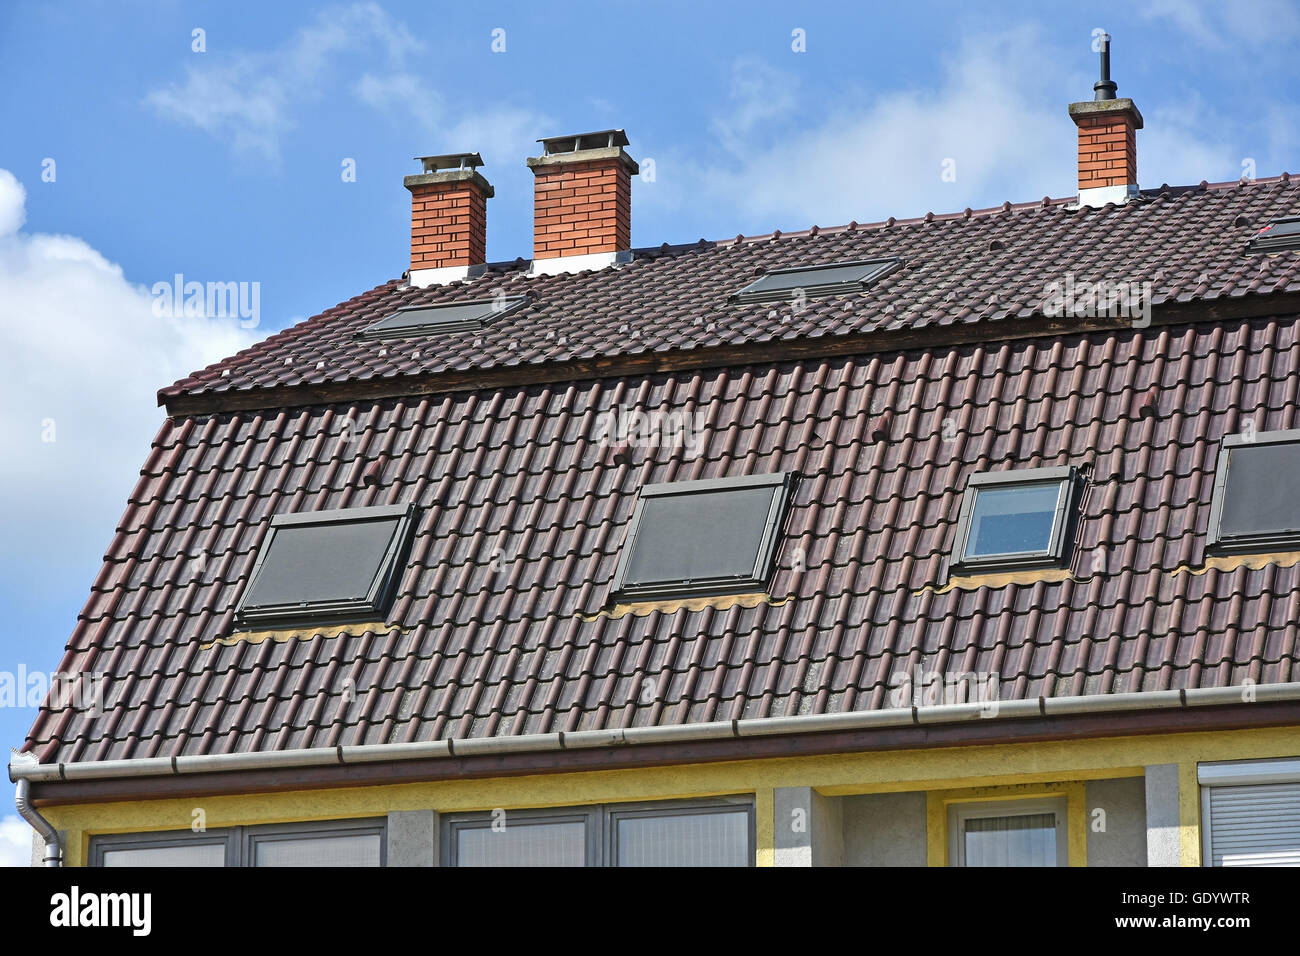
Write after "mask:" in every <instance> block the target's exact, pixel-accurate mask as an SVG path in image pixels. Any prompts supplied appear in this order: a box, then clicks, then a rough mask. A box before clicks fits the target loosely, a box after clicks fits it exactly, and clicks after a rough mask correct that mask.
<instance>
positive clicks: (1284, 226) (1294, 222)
mask: <svg viewBox="0 0 1300 956" xmlns="http://www.w3.org/2000/svg"><path fill="white" fill-rule="evenodd" d="M1249 248H1250V251H1251V252H1282V251H1285V250H1287V249H1300V216H1287V217H1285V218H1282V219H1274V220H1273V221H1272V222H1270V223H1269V224H1268V225H1267V226H1265V227H1264V228H1263V229H1261V230H1260V231H1259V232H1257V233H1256V234H1255V236H1254V238H1252V239H1251V240H1250V247H1249Z"/></svg>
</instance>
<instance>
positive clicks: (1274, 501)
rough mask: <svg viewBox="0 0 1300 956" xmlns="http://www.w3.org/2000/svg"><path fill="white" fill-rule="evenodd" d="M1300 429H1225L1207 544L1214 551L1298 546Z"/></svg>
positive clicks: (1299, 523)
mask: <svg viewBox="0 0 1300 956" xmlns="http://www.w3.org/2000/svg"><path fill="white" fill-rule="evenodd" d="M1297 475H1300V430H1296V429H1293V430H1289V431H1276V432H1255V433H1252V434H1248V435H1247V434H1242V435H1228V436H1227V437H1225V438H1224V439H1223V445H1222V446H1221V447H1220V449H1219V464H1218V468H1217V470H1216V471H1215V474H1214V498H1213V500H1212V502H1211V504H1210V528H1209V535H1208V537H1207V539H1206V545H1207V547H1208V548H1209V549H1210V550H1214V551H1268V550H1275V549H1280V550H1288V551H1289V550H1293V549H1295V548H1297V547H1300V494H1297V493H1296V476H1297Z"/></svg>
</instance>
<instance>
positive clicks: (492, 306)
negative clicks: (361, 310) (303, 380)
mask: <svg viewBox="0 0 1300 956" xmlns="http://www.w3.org/2000/svg"><path fill="white" fill-rule="evenodd" d="M527 301H528V297H527V296H522V295H517V296H498V297H497V298H495V299H486V300H483V301H481V302H451V303H446V304H438V305H416V306H408V307H407V308H404V309H398V310H397V311H396V312H394V313H393V314H392V315H390V316H387V317H386V318H382V319H380V320H379V321H378V322H376V323H374V324H373V325H371V326H368V327H367V328H365V329H364V330H362V331H361V332H358V333H357V338H360V339H397V338H406V337H409V336H414V335H433V334H436V333H440V332H477V331H478V330H479V329H482V328H483V327H484V326H486V325H488V324H489V323H490V322H492V321H494V320H496V319H498V318H500V317H501V316H503V315H505V314H506V313H508V312H513V311H515V310H516V309H518V308H519V307H520V306H522V305H523V304H524V303H526V302H527Z"/></svg>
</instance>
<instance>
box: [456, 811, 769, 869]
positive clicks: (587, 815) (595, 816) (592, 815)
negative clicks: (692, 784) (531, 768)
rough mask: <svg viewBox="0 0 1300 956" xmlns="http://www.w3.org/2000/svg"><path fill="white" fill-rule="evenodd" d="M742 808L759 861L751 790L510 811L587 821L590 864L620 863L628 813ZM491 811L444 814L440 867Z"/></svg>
mask: <svg viewBox="0 0 1300 956" xmlns="http://www.w3.org/2000/svg"><path fill="white" fill-rule="evenodd" d="M738 810H743V811H744V812H745V813H746V816H747V818H748V826H747V829H746V834H745V839H746V841H747V847H746V864H745V865H746V866H750V867H752V866H755V865H756V861H757V852H758V850H757V847H758V840H757V824H756V819H757V818H756V816H755V807H754V797H753V795H752V794H728V795H725V796H719V797H696V798H688V799H681V800H672V799H669V800H642V801H635V802H629V803H593V804H584V805H582V806H574V807H529V808H521V809H517V810H511V809H506V820H507V825H509V819H510V817H511V816H515V817H516V818H520V817H522V818H524V819H527V820H531V821H533V822H538V823H552V822H571V821H573V820H575V819H581V820H584V821H585V825H586V827H587V829H586V848H587V857H586V860H585V864H584V865H586V866H598V867H612V866H617V865H618V864H617V859H618V856H617V839H618V838H617V822H618V820H619V819H621V818H623V817H642V818H644V817H654V816H689V815H698V814H701V813H735V812H737V811H738ZM491 820H492V811H490V810H474V811H466V812H460V813H448V814H443V815H442V819H441V820H440V821H439V840H438V842H439V853H438V855H439V865H440V866H450V867H454V866H458V865H459V864H458V863H457V862H456V857H457V855H458V852H459V846H458V844H457V838H458V837H459V834H460V833H461V832H462V831H463V830H465V829H472V828H476V827H477V828H479V829H481V828H483V827H484V826H490V825H491Z"/></svg>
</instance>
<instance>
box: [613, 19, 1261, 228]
mask: <svg viewBox="0 0 1300 956" xmlns="http://www.w3.org/2000/svg"><path fill="white" fill-rule="evenodd" d="M1068 57H1069V54H1068V52H1067V51H1065V50H1064V49H1062V48H1060V47H1059V46H1058V45H1056V44H1055V42H1054V41H1053V40H1051V39H1050V38H1048V37H1045V36H1044V35H1043V34H1042V33H1041V31H1039V30H1038V29H1037V28H1034V27H1022V28H1018V29H1014V30H1010V31H1007V32H1004V33H1000V34H987V35H983V36H976V37H971V38H969V39H968V40H967V41H966V42H964V43H963V44H962V45H961V46H960V47H958V48H957V49H956V50H955V51H954V52H953V53H952V54H951V55H950V56H948V57H946V58H945V59H944V60H943V62H942V66H941V68H940V69H939V71H938V72H937V78H936V81H935V82H934V83H933V84H931V85H927V86H920V87H914V88H904V89H896V90H890V91H875V90H863V89H856V88H851V87H850V86H848V85H847V83H846V84H845V86H844V87H843V88H842V89H840V90H837V91H836V94H835V96H834V97H832V98H830V99H829V100H828V99H827V98H826V97H825V95H824V94H819V93H818V91H806V92H805V91H801V88H800V83H799V80H798V78H797V77H796V76H794V75H793V74H787V73H783V72H781V71H778V70H775V69H773V68H771V67H766V66H762V65H759V64H754V63H751V62H749V61H742V62H740V63H738V64H737V65H736V67H735V69H734V71H733V76H732V88H731V96H730V98H729V101H728V106H727V109H726V111H725V113H724V114H723V115H722V116H720V117H718V118H717V119H716V120H715V122H714V123H713V131H714V134H715V141H714V144H713V148H712V150H707V149H703V148H697V149H695V150H694V151H692V152H691V153H681V152H678V153H673V152H670V151H667V150H665V151H663V155H662V156H660V157H659V162H658V169H657V173H658V179H657V182H656V184H655V185H654V187H653V188H645V189H643V190H642V191H641V193H640V194H639V197H640V200H641V201H646V202H648V203H649V204H653V205H658V206H662V207H664V208H666V209H672V208H674V207H677V206H680V205H683V204H685V203H688V202H691V201H693V200H697V199H698V195H699V190H700V189H701V188H707V190H708V195H709V197H710V202H711V203H712V204H714V205H717V206H719V207H722V208H726V209H729V210H732V211H734V212H733V215H734V216H735V217H736V218H737V219H738V220H739V221H740V223H741V224H742V225H743V227H744V231H746V232H757V231H760V230H766V229H771V228H781V229H783V230H794V229H801V228H805V227H807V226H809V225H811V224H813V223H818V224H821V225H839V224H842V223H846V222H848V221H850V220H853V219H856V220H858V221H860V222H866V221H872V220H879V219H885V218H887V217H889V216H891V215H892V216H896V217H898V218H906V217H912V216H919V215H923V214H924V213H925V212H927V211H930V210H933V211H935V212H941V213H942V212H957V211H960V210H961V209H962V208H964V207H966V206H971V207H973V208H980V207H988V206H995V205H997V204H999V203H1001V202H1002V201H1003V200H1010V201H1012V202H1025V201H1031V200H1034V199H1039V198H1041V197H1043V196H1053V197H1064V196H1070V195H1073V193H1074V192H1075V188H1076V179H1075V172H1076V170H1075V163H1076V158H1077V157H1076V152H1075V143H1076V139H1075V127H1074V124H1073V123H1072V122H1071V121H1070V119H1069V116H1068V113H1067V110H1066V106H1067V104H1068V103H1070V102H1071V101H1073V100H1084V99H1091V98H1092V94H1091V88H1092V76H1091V73H1090V72H1089V70H1090V68H1091V66H1092V63H1091V61H1087V62H1082V63H1081V64H1080V69H1079V70H1071V71H1067V70H1063V69H1062V67H1061V64H1062V63H1063V62H1071V61H1070V60H1069V58H1068ZM1145 116H1146V128H1145V130H1144V131H1143V132H1142V133H1140V134H1139V140H1138V176H1139V182H1140V184H1141V185H1142V186H1144V187H1149V186H1157V185H1159V184H1160V183H1161V182H1169V183H1172V184H1187V183H1196V182H1199V181H1200V180H1202V179H1210V180H1216V179H1217V180H1227V179H1235V178H1236V177H1238V176H1240V175H1241V173H1242V166H1241V163H1242V160H1243V158H1245V157H1244V156H1243V155H1242V152H1241V147H1240V146H1239V145H1238V143H1239V142H1240V140H1241V137H1240V135H1239V133H1238V132H1234V129H1235V127H1234V125H1233V124H1232V123H1229V122H1227V121H1226V120H1225V119H1222V118H1220V119H1215V118H1213V117H1212V116H1210V115H1209V113H1208V112H1207V108H1206V107H1205V106H1204V104H1201V103H1199V102H1197V101H1195V100H1184V101H1183V102H1181V103H1180V104H1179V105H1178V107H1177V108H1172V109H1160V108H1158V107H1152V108H1149V109H1148V110H1147V111H1145ZM946 160H951V162H952V167H951V168H952V170H953V172H954V173H955V180H954V181H951V182H948V181H945V180H944V178H943V176H942V173H943V170H944V164H945V161H946ZM1263 174H1264V173H1263V172H1262V171H1261V175H1263ZM705 184H707V186H706V185H705Z"/></svg>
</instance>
